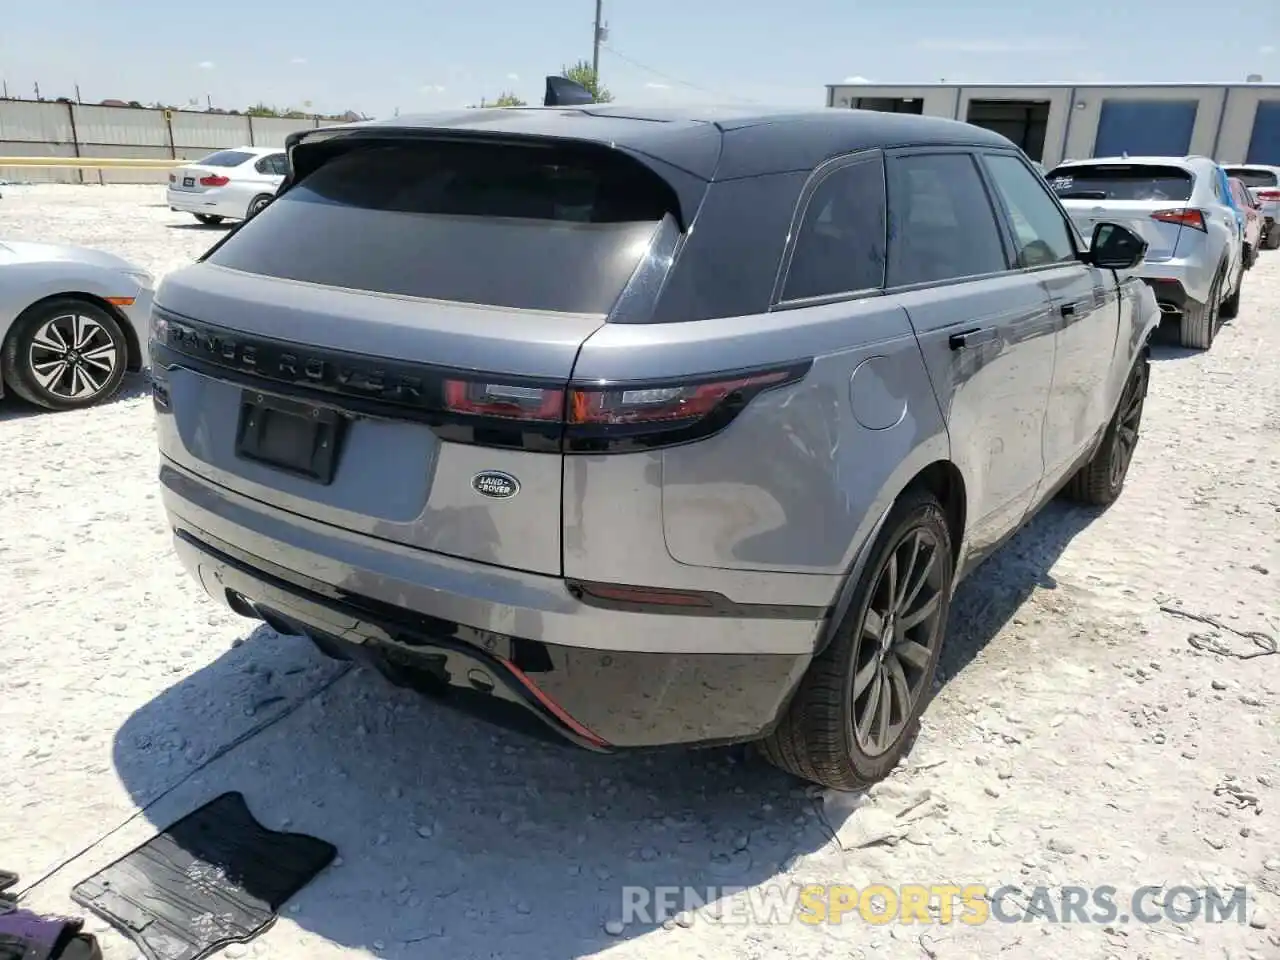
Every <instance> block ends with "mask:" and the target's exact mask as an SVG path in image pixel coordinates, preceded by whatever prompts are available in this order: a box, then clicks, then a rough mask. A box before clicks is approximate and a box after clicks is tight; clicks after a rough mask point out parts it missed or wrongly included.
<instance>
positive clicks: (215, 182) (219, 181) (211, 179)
mask: <svg viewBox="0 0 1280 960" xmlns="http://www.w3.org/2000/svg"><path fill="white" fill-rule="evenodd" d="M230 182H231V178H230V177H224V176H221V175H220V174H217V173H211V174H209V176H207V177H201V178H200V186H202V187H225V186H226V185H227V184H228V183H230Z"/></svg>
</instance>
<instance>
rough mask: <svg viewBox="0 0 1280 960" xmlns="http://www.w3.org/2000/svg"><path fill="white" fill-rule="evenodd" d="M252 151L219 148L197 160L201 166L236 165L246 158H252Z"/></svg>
mask: <svg viewBox="0 0 1280 960" xmlns="http://www.w3.org/2000/svg"><path fill="white" fill-rule="evenodd" d="M252 159H253V154H252V153H245V152H244V151H242V150H219V151H218V152H217V153H211V154H209V155H208V156H207V157H205V158H204V159H203V160H200V161H198V162H199V164H200V166H202V167H238V166H240V164H242V163H244V162H245V161H246V160H252Z"/></svg>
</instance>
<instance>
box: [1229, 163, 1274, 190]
mask: <svg viewBox="0 0 1280 960" xmlns="http://www.w3.org/2000/svg"><path fill="white" fill-rule="evenodd" d="M1227 176H1228V177H1235V178H1236V179H1237V180H1239V181H1240V182H1241V183H1243V184H1244V185H1245V186H1246V187H1274V186H1277V185H1278V184H1277V179H1276V175H1275V174H1274V173H1272V172H1271V171H1270V170H1249V169H1244V170H1242V169H1240V168H1239V167H1227Z"/></svg>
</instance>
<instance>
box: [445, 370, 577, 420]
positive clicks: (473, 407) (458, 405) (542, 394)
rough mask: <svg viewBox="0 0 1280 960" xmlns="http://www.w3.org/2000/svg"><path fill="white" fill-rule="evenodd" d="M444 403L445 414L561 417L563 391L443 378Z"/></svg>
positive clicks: (506, 418)
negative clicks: (446, 412) (444, 379)
mask: <svg viewBox="0 0 1280 960" xmlns="http://www.w3.org/2000/svg"><path fill="white" fill-rule="evenodd" d="M444 405H445V409H446V410H447V411H448V412H449V413H454V414H461V415H463V416H473V417H495V418H498V419H501V420H537V421H541V422H546V423H559V422H561V421H563V419H564V390H563V389H560V388H554V387H553V388H547V387H538V386H520V385H517V384H506V383H484V382H483V381H476V382H472V381H468V380H446V381H445V382H444Z"/></svg>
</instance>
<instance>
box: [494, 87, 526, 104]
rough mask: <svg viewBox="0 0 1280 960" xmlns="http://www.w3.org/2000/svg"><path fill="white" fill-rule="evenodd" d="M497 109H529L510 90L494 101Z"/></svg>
mask: <svg viewBox="0 0 1280 960" xmlns="http://www.w3.org/2000/svg"><path fill="white" fill-rule="evenodd" d="M493 106H495V107H527V106H528V104H527V103H525V102H524V101H523V100H521V99H520V98H519V97H517V96H516V95H515V94H514V93H512V92H511V91H510V90H508V91H506V92H505V93H503V94H502V95H501V96H499V97H498V99H497V100H495V101H493Z"/></svg>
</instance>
